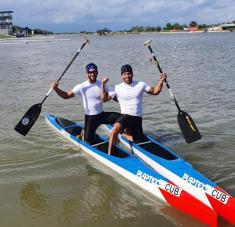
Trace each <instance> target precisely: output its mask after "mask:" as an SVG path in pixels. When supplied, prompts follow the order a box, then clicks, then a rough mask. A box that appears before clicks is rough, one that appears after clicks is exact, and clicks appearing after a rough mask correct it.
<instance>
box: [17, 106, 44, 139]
mask: <svg viewBox="0 0 235 227" xmlns="http://www.w3.org/2000/svg"><path fill="white" fill-rule="evenodd" d="M41 109H42V104H41V103H37V104H35V105H33V106H31V107H30V108H29V109H28V110H27V112H26V113H25V114H24V116H23V117H22V118H21V120H20V121H19V123H18V124H17V125H16V126H15V130H16V131H17V132H18V133H20V134H21V135H23V136H26V135H27V133H28V132H29V130H30V129H31V128H32V126H33V125H34V123H35V121H36V120H37V118H38V116H39V115H40V113H41Z"/></svg>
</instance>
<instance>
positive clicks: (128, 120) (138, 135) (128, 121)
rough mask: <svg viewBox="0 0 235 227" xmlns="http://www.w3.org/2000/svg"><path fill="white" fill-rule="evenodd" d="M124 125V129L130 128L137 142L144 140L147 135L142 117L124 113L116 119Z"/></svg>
mask: <svg viewBox="0 0 235 227" xmlns="http://www.w3.org/2000/svg"><path fill="white" fill-rule="evenodd" d="M116 123H120V124H121V125H122V130H124V129H126V128H128V130H129V131H130V133H131V135H132V136H133V140H134V141H135V142H142V141H144V140H146V137H145V135H144V132H143V128H142V117H139V116H131V115H128V114H122V115H121V116H120V117H119V118H118V119H117V121H116Z"/></svg>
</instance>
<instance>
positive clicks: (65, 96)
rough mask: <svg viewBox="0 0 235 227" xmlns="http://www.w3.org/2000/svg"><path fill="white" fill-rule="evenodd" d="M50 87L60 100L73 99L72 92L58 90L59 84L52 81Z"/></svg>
mask: <svg viewBox="0 0 235 227" xmlns="http://www.w3.org/2000/svg"><path fill="white" fill-rule="evenodd" d="M51 87H52V88H53V89H54V90H55V92H56V93H57V95H59V96H60V97H61V98H63V99H70V98H72V97H74V93H73V91H72V90H69V91H63V90H61V89H60V88H59V83H57V82H55V81H53V82H52V83H51Z"/></svg>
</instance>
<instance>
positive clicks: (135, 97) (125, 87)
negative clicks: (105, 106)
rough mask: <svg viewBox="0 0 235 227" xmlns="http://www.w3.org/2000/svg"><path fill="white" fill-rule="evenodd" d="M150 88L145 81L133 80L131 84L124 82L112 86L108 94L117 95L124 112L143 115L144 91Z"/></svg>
mask: <svg viewBox="0 0 235 227" xmlns="http://www.w3.org/2000/svg"><path fill="white" fill-rule="evenodd" d="M150 88H151V87H150V86H149V85H147V84H146V83H145V82H139V81H132V83H131V84H130V85H129V84H126V83H124V82H122V83H120V84H118V85H115V86H114V88H113V89H111V88H110V90H109V92H108V94H109V95H110V96H111V97H112V98H114V97H115V96H117V99H118V102H119V104H120V108H121V113H122V114H128V115H131V116H139V117H142V115H143V110H142V99H143V93H144V92H146V93H147V92H149V90H150Z"/></svg>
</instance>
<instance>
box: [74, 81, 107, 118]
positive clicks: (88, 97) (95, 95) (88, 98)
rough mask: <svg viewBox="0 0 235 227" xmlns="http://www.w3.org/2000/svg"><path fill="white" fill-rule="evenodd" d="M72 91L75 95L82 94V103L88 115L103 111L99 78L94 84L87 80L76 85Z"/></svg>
mask: <svg viewBox="0 0 235 227" xmlns="http://www.w3.org/2000/svg"><path fill="white" fill-rule="evenodd" d="M72 91H73V93H74V95H75V96H80V97H81V98H82V104H83V108H84V111H85V114H86V115H96V114H99V113H101V112H102V111H103V104H102V101H101V82H100V81H98V80H97V81H96V83H94V84H92V83H90V82H89V81H85V82H83V83H81V84H78V85H76V86H75V87H74V88H73V89H72Z"/></svg>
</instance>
